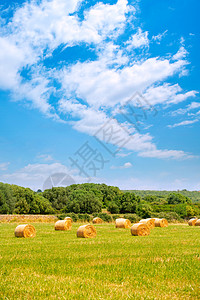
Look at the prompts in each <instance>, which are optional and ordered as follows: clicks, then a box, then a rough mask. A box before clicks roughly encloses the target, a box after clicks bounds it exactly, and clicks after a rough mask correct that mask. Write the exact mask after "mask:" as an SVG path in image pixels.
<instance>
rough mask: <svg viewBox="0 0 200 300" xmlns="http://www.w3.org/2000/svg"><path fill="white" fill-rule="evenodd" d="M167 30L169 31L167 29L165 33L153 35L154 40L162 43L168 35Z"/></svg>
mask: <svg viewBox="0 0 200 300" xmlns="http://www.w3.org/2000/svg"><path fill="white" fill-rule="evenodd" d="M167 32H168V30H165V31H164V32H163V33H159V34H157V35H153V36H152V40H153V41H156V42H157V43H158V44H160V41H161V40H162V38H163V37H164V36H165V35H166V33H167Z"/></svg>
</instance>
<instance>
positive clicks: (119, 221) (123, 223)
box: [115, 218, 131, 228]
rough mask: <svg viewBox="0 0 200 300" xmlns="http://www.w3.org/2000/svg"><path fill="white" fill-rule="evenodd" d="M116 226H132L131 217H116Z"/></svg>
mask: <svg viewBox="0 0 200 300" xmlns="http://www.w3.org/2000/svg"><path fill="white" fill-rule="evenodd" d="M115 227H116V228H130V227H131V221H130V220H129V219H123V218H119V219H116V220H115Z"/></svg>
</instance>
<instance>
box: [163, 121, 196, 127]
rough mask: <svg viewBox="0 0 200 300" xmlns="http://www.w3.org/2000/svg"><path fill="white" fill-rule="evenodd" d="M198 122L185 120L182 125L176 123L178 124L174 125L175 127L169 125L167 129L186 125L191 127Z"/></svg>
mask: <svg viewBox="0 0 200 300" xmlns="http://www.w3.org/2000/svg"><path fill="white" fill-rule="evenodd" d="M196 122H199V120H198V119H194V120H185V121H182V122H180V123H176V124H173V125H167V127H169V128H174V127H179V126H186V125H191V124H194V123H196Z"/></svg>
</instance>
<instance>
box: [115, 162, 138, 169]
mask: <svg viewBox="0 0 200 300" xmlns="http://www.w3.org/2000/svg"><path fill="white" fill-rule="evenodd" d="M132 166H133V165H132V163H130V162H126V163H124V164H123V165H122V166H111V167H110V168H111V169H129V168H131V167H132Z"/></svg>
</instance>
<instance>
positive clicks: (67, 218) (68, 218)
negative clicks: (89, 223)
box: [64, 217, 73, 223]
mask: <svg viewBox="0 0 200 300" xmlns="http://www.w3.org/2000/svg"><path fill="white" fill-rule="evenodd" d="M64 220H70V221H71V223H73V220H72V218H70V217H66V218H64Z"/></svg>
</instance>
